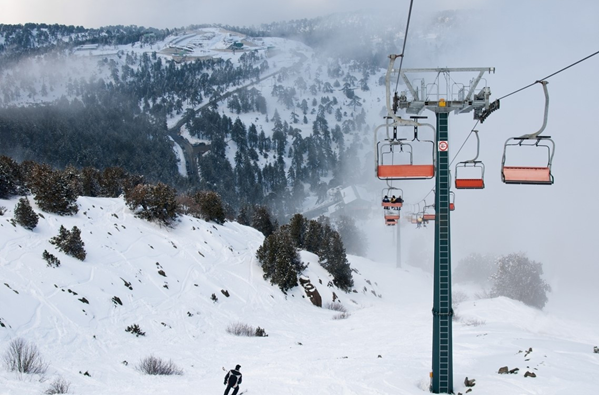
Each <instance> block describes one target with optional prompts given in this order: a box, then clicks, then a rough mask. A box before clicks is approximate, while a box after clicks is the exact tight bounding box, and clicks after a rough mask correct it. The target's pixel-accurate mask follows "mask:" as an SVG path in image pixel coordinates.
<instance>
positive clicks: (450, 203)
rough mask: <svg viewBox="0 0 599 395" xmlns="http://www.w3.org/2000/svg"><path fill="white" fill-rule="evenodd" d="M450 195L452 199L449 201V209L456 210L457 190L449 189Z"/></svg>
mask: <svg viewBox="0 0 599 395" xmlns="http://www.w3.org/2000/svg"><path fill="white" fill-rule="evenodd" d="M449 195H450V197H451V200H450V201H449V211H453V210H455V192H454V191H449Z"/></svg>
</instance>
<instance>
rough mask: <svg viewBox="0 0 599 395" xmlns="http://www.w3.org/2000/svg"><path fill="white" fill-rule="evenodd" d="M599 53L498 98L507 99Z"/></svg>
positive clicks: (596, 53) (598, 52)
mask: <svg viewBox="0 0 599 395" xmlns="http://www.w3.org/2000/svg"><path fill="white" fill-rule="evenodd" d="M598 54H599V51H597V52H595V53H592V54H590V55H589V56H587V57H584V58H582V59H580V60H578V61H576V62H574V63H572V64H571V65H569V66H566V67H564V68H563V69H561V70H558V71H556V72H555V73H552V74H549V75H548V76H547V77H545V78H541V79H540V80H537V81H535V82H533V83H532V84H529V85H526V86H525V87H523V88H520V89H518V90H515V91H513V92H512V93H508V94H507V95H505V96H502V97H500V98H499V99H497V100H503V99H505V98H506V97H508V96H511V95H513V94H516V93H518V92H521V91H523V90H525V89H528V88H530V87H531V86H533V85H535V84H536V83H538V82H540V81H545V80H547V79H549V78H551V77H553V76H554V75H556V74H559V73H561V72H562V71H566V70H567V69H569V68H570V67H572V66H576V65H577V64H578V63H582V62H584V61H585V60H587V59H590V58H592V57H593V56H595V55H598Z"/></svg>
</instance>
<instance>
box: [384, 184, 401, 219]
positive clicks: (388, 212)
mask: <svg viewBox="0 0 599 395" xmlns="http://www.w3.org/2000/svg"><path fill="white" fill-rule="evenodd" d="M393 191H397V192H393ZM382 194H383V199H384V197H385V196H387V197H389V195H391V196H394V195H396V194H397V196H398V197H399V198H401V199H400V200H401V201H402V202H403V191H402V190H401V188H394V187H392V186H389V187H388V188H384V189H383V191H382ZM383 199H382V202H381V205H382V206H383V215H384V216H385V225H387V226H394V225H397V222H398V221H399V210H401V206H402V205H403V203H400V202H395V203H392V202H391V201H389V202H385V201H384V200H383Z"/></svg>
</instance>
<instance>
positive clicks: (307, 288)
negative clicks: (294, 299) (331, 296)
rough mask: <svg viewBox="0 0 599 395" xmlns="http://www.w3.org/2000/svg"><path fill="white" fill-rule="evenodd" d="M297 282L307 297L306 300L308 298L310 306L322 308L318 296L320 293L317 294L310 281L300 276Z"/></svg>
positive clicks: (320, 298)
mask: <svg viewBox="0 0 599 395" xmlns="http://www.w3.org/2000/svg"><path fill="white" fill-rule="evenodd" d="M299 282H300V284H301V286H302V287H303V288H304V292H306V295H308V298H310V301H311V302H312V304H313V305H314V306H318V307H322V297H321V296H320V293H319V292H318V290H317V289H316V287H315V286H314V285H312V283H311V282H310V279H309V278H308V277H304V276H302V277H300V279H299Z"/></svg>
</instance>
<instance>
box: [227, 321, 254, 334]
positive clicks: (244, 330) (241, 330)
mask: <svg viewBox="0 0 599 395" xmlns="http://www.w3.org/2000/svg"><path fill="white" fill-rule="evenodd" d="M227 333H230V334H231V335H235V336H255V335H256V330H255V329H254V328H253V327H252V326H250V325H248V324H244V323H242V322H236V323H234V324H231V325H229V326H228V327H227Z"/></svg>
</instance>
